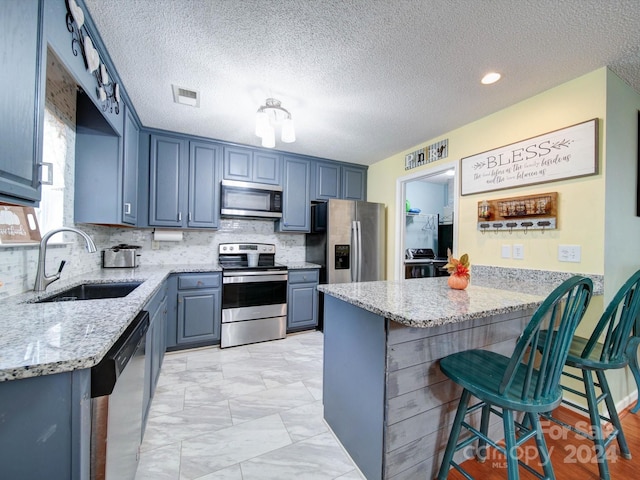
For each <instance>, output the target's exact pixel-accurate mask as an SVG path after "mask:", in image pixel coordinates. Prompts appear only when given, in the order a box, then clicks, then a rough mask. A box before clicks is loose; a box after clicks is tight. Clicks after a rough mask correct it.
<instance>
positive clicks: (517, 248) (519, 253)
mask: <svg viewBox="0 0 640 480" xmlns="http://www.w3.org/2000/svg"><path fill="white" fill-rule="evenodd" d="M513 258H514V259H515V260H524V245H520V244H514V245H513Z"/></svg>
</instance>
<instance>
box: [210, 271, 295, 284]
mask: <svg viewBox="0 0 640 480" xmlns="http://www.w3.org/2000/svg"><path fill="white" fill-rule="evenodd" d="M288 278H289V275H288V274H287V273H273V272H233V273H225V274H224V275H223V277H222V283H223V284H224V283H254V282H286V281H287V280H288Z"/></svg>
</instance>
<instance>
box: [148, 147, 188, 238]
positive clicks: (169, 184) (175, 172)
mask: <svg viewBox="0 0 640 480" xmlns="http://www.w3.org/2000/svg"><path fill="white" fill-rule="evenodd" d="M187 155H188V151H187V142H186V141H185V140H181V139H178V138H173V137H167V136H162V135H151V146H150V156H151V161H150V167H149V225H151V226H158V227H182V226H183V218H182V217H183V212H184V213H185V214H186V204H185V203H184V202H185V196H186V195H185V193H186V190H187V183H186V182H187V179H186V175H187V172H186V170H187V163H186V162H187V161H186V157H187Z"/></svg>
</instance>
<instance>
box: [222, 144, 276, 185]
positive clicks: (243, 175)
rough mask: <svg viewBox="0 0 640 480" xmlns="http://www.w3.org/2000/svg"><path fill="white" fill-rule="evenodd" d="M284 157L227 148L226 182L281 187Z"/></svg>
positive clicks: (246, 149)
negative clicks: (236, 181)
mask: <svg viewBox="0 0 640 480" xmlns="http://www.w3.org/2000/svg"><path fill="white" fill-rule="evenodd" d="M281 165H282V157H281V156H280V155H278V154H276V153H270V152H262V151H260V150H255V149H252V148H243V147H231V146H229V147H225V148H224V170H223V178H224V179H225V180H238V181H242V182H255V183H267V184H270V185H280V182H281V172H280V170H281Z"/></svg>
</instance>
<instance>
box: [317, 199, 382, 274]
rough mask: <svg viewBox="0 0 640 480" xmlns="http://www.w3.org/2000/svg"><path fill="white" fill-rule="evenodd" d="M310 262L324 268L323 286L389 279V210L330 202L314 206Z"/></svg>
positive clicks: (380, 204)
mask: <svg viewBox="0 0 640 480" xmlns="http://www.w3.org/2000/svg"><path fill="white" fill-rule="evenodd" d="M311 220H312V230H311V233H308V234H307V236H306V260H307V261H308V262H312V263H317V264H319V265H321V266H322V269H321V270H320V282H321V283H347V282H367V281H371V280H384V279H385V253H386V244H385V206H384V204H382V203H372V202H360V201H354V200H329V201H327V202H324V203H317V204H314V205H312V206H311Z"/></svg>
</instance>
